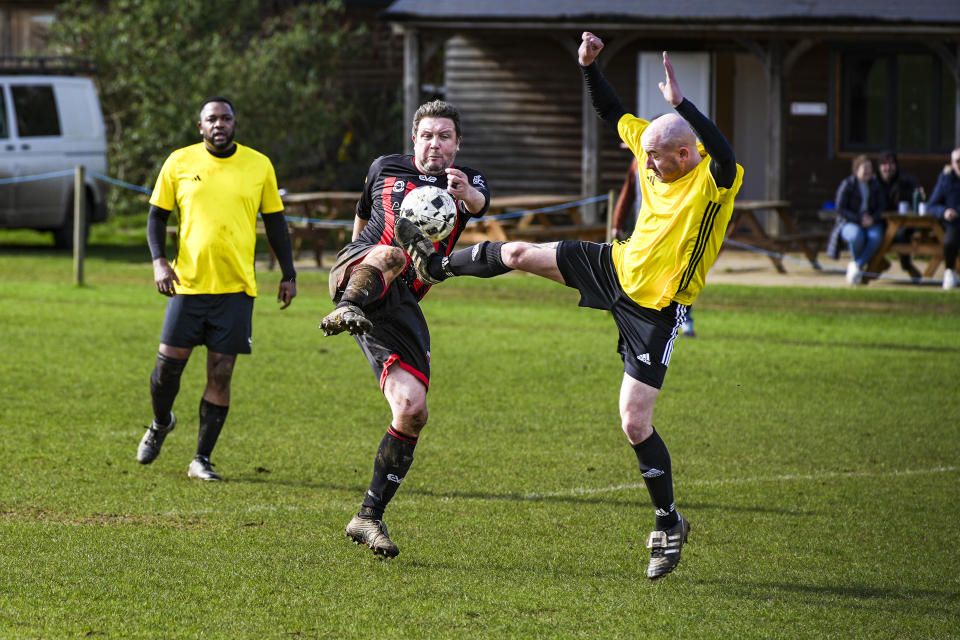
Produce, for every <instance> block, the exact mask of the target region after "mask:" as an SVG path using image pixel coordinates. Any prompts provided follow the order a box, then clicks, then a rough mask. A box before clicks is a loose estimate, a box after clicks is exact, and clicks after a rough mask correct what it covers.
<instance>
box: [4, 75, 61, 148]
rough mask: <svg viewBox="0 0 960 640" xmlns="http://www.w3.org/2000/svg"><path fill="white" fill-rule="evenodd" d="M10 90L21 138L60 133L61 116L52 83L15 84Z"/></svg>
mask: <svg viewBox="0 0 960 640" xmlns="http://www.w3.org/2000/svg"><path fill="white" fill-rule="evenodd" d="M10 91H11V93H13V108H14V110H15V111H16V112H17V131H18V132H19V134H20V137H21V138H31V137H37V136H58V135H60V117H59V116H58V115H57V101H56V100H55V99H54V97H53V87H52V86H51V85H49V84H36V85H27V84H21V85H14V86H11V87H10Z"/></svg>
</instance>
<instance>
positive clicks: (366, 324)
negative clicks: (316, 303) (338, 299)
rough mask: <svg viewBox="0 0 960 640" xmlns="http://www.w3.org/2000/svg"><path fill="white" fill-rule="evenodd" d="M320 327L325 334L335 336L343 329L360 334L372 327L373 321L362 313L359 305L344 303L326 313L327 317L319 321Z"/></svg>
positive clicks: (353, 333)
mask: <svg viewBox="0 0 960 640" xmlns="http://www.w3.org/2000/svg"><path fill="white" fill-rule="evenodd" d="M320 328H321V329H323V335H325V336H335V335H337V334H338V333H343V332H344V331H349V332H350V333H351V334H352V335H360V334H364V333H366V332H367V331H370V329H373V323H372V322H370V321H369V320H368V319H367V317H366V316H365V315H363V311H362V310H361V309H360V307H358V306H356V305H352V304H346V305H344V306H342V307H337V308H336V309H334V310H333V311H331V312H330V313H328V314H327V317H325V318H324V319H323V320H321V321H320Z"/></svg>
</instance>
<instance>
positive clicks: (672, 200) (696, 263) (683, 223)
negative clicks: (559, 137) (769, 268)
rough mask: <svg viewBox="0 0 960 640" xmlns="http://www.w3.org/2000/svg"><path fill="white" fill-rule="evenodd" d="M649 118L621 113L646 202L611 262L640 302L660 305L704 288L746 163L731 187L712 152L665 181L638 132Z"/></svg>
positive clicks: (619, 126)
mask: <svg viewBox="0 0 960 640" xmlns="http://www.w3.org/2000/svg"><path fill="white" fill-rule="evenodd" d="M649 124H650V123H649V122H647V121H646V120H641V119H640V118H637V117H636V116H633V115H631V114H629V113H628V114H625V115H624V116H623V117H622V118H620V122H619V123H618V124H617V129H618V131H619V133H620V138H621V139H622V140H623V141H624V142H625V143H626V144H627V146H629V147H630V150H631V151H633V153H634V154H635V155H636V156H637V159H638V160H639V163H640V170H641V171H642V174H641V180H640V181H639V182H640V193H641V195H642V197H643V203H642V205H641V207H640V212H639V213H638V214H637V223H636V227H635V228H634V230H633V233H632V234H631V235H630V238H629V239H628V240H627V241H625V242H615V243H614V245H613V262H614V266H615V267H616V270H617V276H618V277H619V279H620V285H621V286H622V287H623V290H624V291H625V292H626V294H627V295H628V296H630V298H631V299H632V300H634V301H635V302H636V303H637V304H639V305H640V306H642V307H647V308H651V309H662V308H664V307H666V306H667V305H669V304H670V303H671V302H672V301H676V302H679V303H680V304H685V305H690V304H692V303H693V301H694V300H695V299H696V298H697V295H698V294H699V293H700V290H701V289H702V288H703V284H704V281H705V279H706V276H707V271H709V269H710V267H711V266H713V263H714V261H715V260H716V259H717V254H718V253H719V252H720V245H721V244H722V243H723V236H724V233H725V231H726V228H727V223H729V222H730V216H731V214H732V213H733V199H734V196H736V194H737V191H739V190H740V185H741V184H742V183H743V167H741V166H740V165H737V177H736V179H735V180H734V182H733V185H732V186H731V187H730V188H728V189H723V188H720V187H718V186H717V184H716V182H715V181H714V179H713V175H712V174H711V173H710V157H709V156H708V155H707V154H706V150H705V149H704V148H703V146H702V145H699V144H698V145H697V147H698V149H699V151H700V155H701V156H703V159H702V160H701V162H700V164H698V165H697V167H696V168H695V169H694V170H693V171H691V172H690V173H688V174H687V175H685V176H683V177H682V178H680V179H679V180H675V181H673V182H661V181H660V180H658V179H657V178H656V176H655V175H654V174H653V172H651V171H650V170H647V169H644V168H643V167H644V165H645V164H646V160H647V154H646V153H644V151H643V148H642V147H641V146H640V136H641V134H643V131H644V129H646V128H647V126H648V125H649Z"/></svg>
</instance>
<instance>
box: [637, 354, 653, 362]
mask: <svg viewBox="0 0 960 640" xmlns="http://www.w3.org/2000/svg"><path fill="white" fill-rule="evenodd" d="M637 360H639V361H640V362H642V363H643V364H650V354H649V353H641V354H640V355H638V356H637Z"/></svg>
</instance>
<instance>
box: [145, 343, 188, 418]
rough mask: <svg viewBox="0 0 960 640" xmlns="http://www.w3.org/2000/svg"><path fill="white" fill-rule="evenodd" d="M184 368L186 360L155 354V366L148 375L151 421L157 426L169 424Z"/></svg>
mask: <svg viewBox="0 0 960 640" xmlns="http://www.w3.org/2000/svg"><path fill="white" fill-rule="evenodd" d="M186 366H187V361H186V360H180V359H178V358H171V357H170V356H165V355H163V354H162V353H158V354H157V364H156V366H155V367H154V368H153V373H151V374H150V399H151V400H152V401H153V419H154V421H155V422H156V423H157V424H159V425H164V424H170V409H172V408H173V401H174V400H175V399H176V397H177V393H178V392H179V391H180V376H181V375H183V368H184V367H186Z"/></svg>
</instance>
